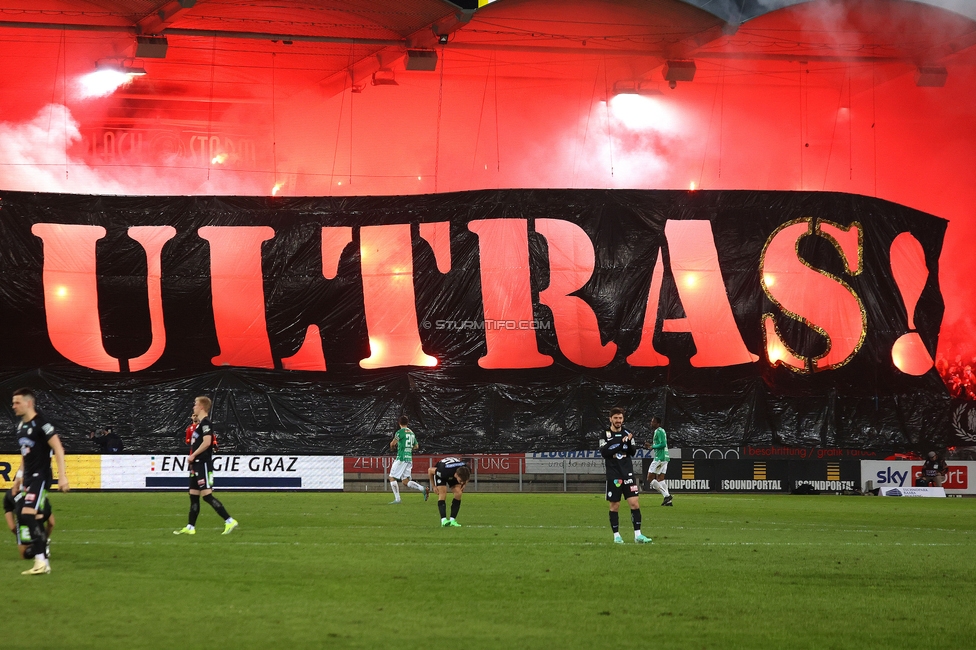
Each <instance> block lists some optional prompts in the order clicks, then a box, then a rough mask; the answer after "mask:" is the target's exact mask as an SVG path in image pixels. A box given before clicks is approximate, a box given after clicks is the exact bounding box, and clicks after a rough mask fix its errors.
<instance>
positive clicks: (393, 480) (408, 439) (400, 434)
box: [390, 415, 430, 503]
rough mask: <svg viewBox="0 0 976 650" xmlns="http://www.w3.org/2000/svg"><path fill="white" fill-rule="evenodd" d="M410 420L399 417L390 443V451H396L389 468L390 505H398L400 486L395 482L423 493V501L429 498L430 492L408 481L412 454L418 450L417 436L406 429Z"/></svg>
mask: <svg viewBox="0 0 976 650" xmlns="http://www.w3.org/2000/svg"><path fill="white" fill-rule="evenodd" d="M408 424H410V420H409V419H408V418H407V416H405V415H401V416H400V428H399V429H398V430H397V432H396V433H395V434H393V440H391V441H390V449H396V453H397V457H396V460H394V461H393V466H392V467H390V489H391V490H393V501H391V502H390V503H400V485H399V484H398V483H397V481H403V485H404V487H408V488H411V489H413V490H417V491H418V492H423V493H424V501H426V500H427V497H428V496H430V490H429V489H427V488H426V487H424V486H423V485H421V484H420V483H417V482H416V481H413V480H411V479H410V472H411V471H413V452H414V450H416V449H417V448H418V445H417V436H416V435H414V432H413V431H411V430H410V429H409V428H407V425H408Z"/></svg>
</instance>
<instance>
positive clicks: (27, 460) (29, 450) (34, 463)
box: [11, 388, 70, 576]
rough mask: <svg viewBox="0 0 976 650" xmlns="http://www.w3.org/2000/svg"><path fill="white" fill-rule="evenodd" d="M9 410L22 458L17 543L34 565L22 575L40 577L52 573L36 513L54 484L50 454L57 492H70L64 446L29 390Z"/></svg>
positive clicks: (21, 390) (19, 394)
mask: <svg viewBox="0 0 976 650" xmlns="http://www.w3.org/2000/svg"><path fill="white" fill-rule="evenodd" d="M11 408H12V409H13V412H14V415H16V416H17V417H18V418H20V422H18V423H17V444H18V446H19V447H20V456H21V458H20V470H19V471H18V474H20V475H21V476H23V477H24V478H23V481H24V488H23V491H24V505H23V506H22V507H21V510H20V515H18V517H17V521H18V524H19V527H20V542H21V544H25V545H28V546H30V549H29V550H28V551H27V552H28V553H30V554H31V555H33V556H34V566H33V567H31V568H30V569H28V570H27V571H23V572H22V574H23V575H25V576H36V575H42V574H45V573H51V563H50V562H48V560H47V555H46V554H47V540H46V538H45V535H44V525H43V523H42V522H41V520H40V518H39V515H38V512H39V511H40V510H42V509H43V508H44V504H45V502H46V501H47V491H48V488H50V486H51V483H52V481H53V477H52V474H51V456H52V455H53V456H54V458H55V461H56V462H57V464H58V489H60V490H61V491H62V492H67V491H68V490H69V489H70V487H69V486H68V473H67V470H66V469H65V466H64V447H63V446H62V445H61V439H60V438H59V437H58V434H56V433H54V426H53V425H51V423H50V422H48V421H47V419H46V418H45V417H44V416H43V415H41V414H40V413H38V412H37V409H36V408H35V398H34V391H32V390H31V389H30V388H18V389H17V390H15V391H14V395H13V401H12V403H11Z"/></svg>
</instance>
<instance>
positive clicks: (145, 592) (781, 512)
mask: <svg viewBox="0 0 976 650" xmlns="http://www.w3.org/2000/svg"><path fill="white" fill-rule="evenodd" d="M404 492H405V493H404V502H403V503H402V504H400V505H388V503H387V502H388V501H389V500H390V494H389V492H386V493H377V494H374V493H349V494H340V493H235V492H222V493H221V499H222V500H223V501H224V504H225V505H226V506H227V508H228V510H229V511H230V513H231V514H232V515H233V516H234V517H235V518H236V519H238V520H239V521H240V524H241V525H240V527H239V528H238V529H237V530H236V531H234V532H233V533H232V534H231V535H228V536H221V535H220V532H221V530H222V522H221V521H220V519H219V518H218V517H217V516H216V514H214V512H213V511H212V509H211V508H210V507H209V506H207V505H206V504H201V505H202V511H201V514H200V519H199V522H198V532H197V534H196V535H195V536H193V537H186V536H175V535H173V534H172V531H173V530H175V529H177V528H180V527H182V526H183V525H184V524H185V523H186V510H187V506H188V499H187V497H186V495H185V494H177V493H138V494H136V493H79V492H75V493H71V494H67V495H60V494H55V495H54V496H53V503H54V508H55V515H56V518H57V521H58V527H57V529H56V531H55V534H54V538H53V542H52V548H53V551H52V554H53V558H52V566H53V572H52V573H51V574H50V575H47V576H21V575H20V571H22V570H24V569H27V568H29V567H30V563H29V562H26V561H24V560H20V559H18V558H16V552H15V548H14V544H13V539H12V537H13V536H12V535H10V537H9V538H8V544H7V545H6V547H4V548H5V549H6V550H5V551H4V552H3V555H2V557H0V576H2V578H0V584H2V585H3V586H4V587H3V593H4V596H5V599H6V604H7V608H8V609H7V611H8V617H9V618H8V624H7V626H6V627H7V634H8V639H9V640H10V641H11V643H15V644H16V647H46V648H97V649H98V650H107V649H110V648H126V649H129V648H187V649H190V648H208V649H211V650H213V649H220V648H288V649H293V648H322V647H328V648H390V649H393V650H403V649H409V648H457V649H461V648H527V647H531V648H544V649H547V650H548V649H551V650H557V649H558V650H562V649H564V648H636V647H641V648H654V649H655V650H657V649H660V648H789V649H791V650H793V649H798V648H818V649H819V648H856V649H858V650H864V649H867V648H891V647H895V648H904V647H913V646H938V647H946V648H963V647H973V646H974V644H976V622H974V618H973V616H972V611H973V603H974V602H976V569H974V563H973V555H974V553H973V552H974V550H976V539H974V530H976V508H974V504H976V501H973V500H969V499H897V498H869V497H835V496H813V497H798V496H784V495H776V496H766V495H724V496H722V495H696V496H690V495H688V496H684V495H680V494H679V495H676V496H675V507H674V508H662V507H660V506H659V505H658V504H659V503H660V498H659V497H658V496H657V495H656V494H655V495H644V496H643V497H642V505H643V508H642V511H643V513H644V532H645V534H647V535H648V536H650V537H653V538H654V544H653V545H646V546H639V545H636V544H634V543H633V534H632V528H631V524H630V518H629V516H628V515H627V514H626V513H622V515H623V516H621V532H622V534H623V537H624V539H625V540H626V541H627V543H626V544H625V545H614V544H613V543H612V536H611V533H610V528H609V525H608V521H607V505H606V502H605V501H604V500H603V498H602V495H599V494H597V495H592V494H587V495H580V494H569V495H566V494H478V493H475V492H472V493H468V494H466V495H465V497H464V501H463V504H464V505H463V507H462V508H461V512H460V515H459V516H458V521H459V522H460V523H462V524H463V527H462V528H452V529H448V528H444V529H442V528H441V527H440V525H439V518H438V515H437V508H436V504H435V502H434V498H433V497H432V498H431V501H430V502H428V503H424V502H423V497H422V496H421V495H419V494H417V493H416V492H410V491H404ZM448 501H450V499H449V500H448ZM625 509H626V507H625ZM28 633H30V634H32V635H33V637H32V639H31V640H28V638H26V635H27V634H28Z"/></svg>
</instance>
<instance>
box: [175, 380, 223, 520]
mask: <svg viewBox="0 0 976 650" xmlns="http://www.w3.org/2000/svg"><path fill="white" fill-rule="evenodd" d="M211 405H212V402H211V401H210V398H209V397H198V398H196V399H195V400H193V415H194V416H195V417H196V421H197V427H196V429H194V430H193V433H192V434H191V437H190V456H189V458H188V460H187V465H189V467H190V517H189V521H188V523H187V525H186V526H184V527H183V528H181V529H180V530H174V531H173V534H174V535H196V534H197V531H196V524H197V516H198V515H199V514H200V497H201V496H202V497H203V500H204V501H206V502H207V503H208V504H210V507H212V508H213V509H214V510H216V511H217V514H218V515H220V518H221V519H223V520H224V532H223V533H222V534H223V535H227V534H228V533H230V531H232V530H234V529H235V528H237V520H236V519H234V518H233V517H231V516H230V515H229V514H227V510H226V509H225V508H224V504H223V503H221V502H220V501H218V500H217V498H216V497H215V496H214V495H213V438H214V434H213V430H212V425H211V424H210V406H211Z"/></svg>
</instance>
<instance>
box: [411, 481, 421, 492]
mask: <svg viewBox="0 0 976 650" xmlns="http://www.w3.org/2000/svg"><path fill="white" fill-rule="evenodd" d="M407 487H408V488H410V489H411V490H416V491H417V492H423V491H424V486H423V485H421V484H420V483H418V482H417V481H410V482H409V483H407Z"/></svg>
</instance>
